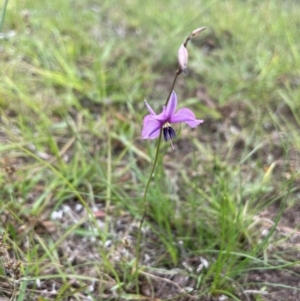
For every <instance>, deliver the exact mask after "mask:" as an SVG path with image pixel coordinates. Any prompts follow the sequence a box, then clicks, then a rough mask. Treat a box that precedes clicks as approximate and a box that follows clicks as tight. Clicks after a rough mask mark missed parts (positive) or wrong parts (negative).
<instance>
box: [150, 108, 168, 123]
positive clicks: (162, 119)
mask: <svg viewBox="0 0 300 301" xmlns="http://www.w3.org/2000/svg"><path fill="white" fill-rule="evenodd" d="M151 116H152V118H153V119H155V120H157V121H159V122H160V123H162V124H163V123H165V122H167V121H168V120H169V118H168V116H167V114H166V106H163V111H162V112H161V113H160V114H158V115H155V116H154V115H151Z"/></svg>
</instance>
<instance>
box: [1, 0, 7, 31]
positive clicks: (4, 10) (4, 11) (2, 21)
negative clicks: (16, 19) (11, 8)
mask: <svg viewBox="0 0 300 301" xmlns="http://www.w3.org/2000/svg"><path fill="white" fill-rule="evenodd" d="M7 4H8V0H4V6H3V10H2V14H1V19H0V31H1V29H2V25H3V23H4V18H5V13H6V8H7Z"/></svg>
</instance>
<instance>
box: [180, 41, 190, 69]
mask: <svg viewBox="0 0 300 301" xmlns="http://www.w3.org/2000/svg"><path fill="white" fill-rule="evenodd" d="M188 57H189V54H188V51H187V49H186V47H185V46H184V45H183V44H181V46H180V47H179V50H178V63H179V67H180V68H181V70H182V72H183V73H185V72H186V70H187V63H188Z"/></svg>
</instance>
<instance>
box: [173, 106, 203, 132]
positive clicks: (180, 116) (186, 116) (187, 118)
mask: <svg viewBox="0 0 300 301" xmlns="http://www.w3.org/2000/svg"><path fill="white" fill-rule="evenodd" d="M170 122H171V123H179V122H185V123H186V124H188V125H189V126H190V127H191V128H194V127H196V126H197V125H199V124H200V123H203V122H204V120H202V119H196V117H195V114H194V113H193V112H192V111H191V110H189V109H187V108H182V109H180V110H178V111H177V112H176V113H175V114H174V115H173V116H171V119H170Z"/></svg>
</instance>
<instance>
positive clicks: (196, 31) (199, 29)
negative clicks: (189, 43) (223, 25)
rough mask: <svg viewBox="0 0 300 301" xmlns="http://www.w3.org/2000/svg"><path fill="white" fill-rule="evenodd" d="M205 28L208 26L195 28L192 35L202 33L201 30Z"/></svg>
mask: <svg viewBox="0 0 300 301" xmlns="http://www.w3.org/2000/svg"><path fill="white" fill-rule="evenodd" d="M204 29H206V27H199V28H197V29H195V30H194V31H193V32H192V37H194V36H195V35H197V34H198V33H200V32H201V31H203V30H204Z"/></svg>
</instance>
